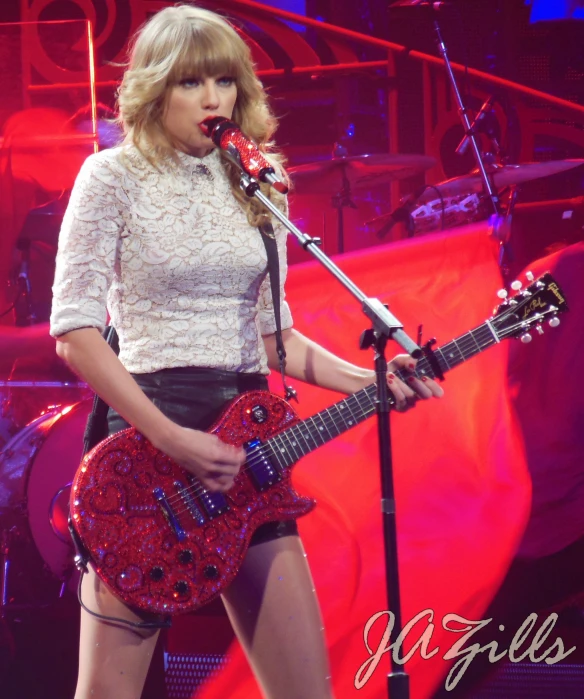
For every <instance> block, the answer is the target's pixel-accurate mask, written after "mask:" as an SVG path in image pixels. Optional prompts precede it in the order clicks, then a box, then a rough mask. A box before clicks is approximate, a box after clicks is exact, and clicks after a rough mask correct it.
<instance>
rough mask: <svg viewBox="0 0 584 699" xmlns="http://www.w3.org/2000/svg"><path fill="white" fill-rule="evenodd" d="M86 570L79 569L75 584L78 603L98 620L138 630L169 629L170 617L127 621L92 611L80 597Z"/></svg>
mask: <svg viewBox="0 0 584 699" xmlns="http://www.w3.org/2000/svg"><path fill="white" fill-rule="evenodd" d="M86 572H87V571H85V570H81V571H80V575H79V584H78V586H77V599H78V600H79V604H80V605H81V607H82V608H83V609H85V611H86V612H87V613H88V614H91V616H93V617H95V618H96V619H99V620H100V621H107V622H109V623H110V624H117V625H118V626H127V627H129V628H130V629H134V630H140V629H169V628H170V627H171V623H172V622H171V619H170V617H168V618H167V619H166V621H128V620H127V619H120V618H119V617H115V616H106V615H105V614H98V612H92V611H91V609H89V607H87V606H86V605H85V603H84V602H83V600H82V599H81V583H82V582H83V576H84V575H85V573H86Z"/></svg>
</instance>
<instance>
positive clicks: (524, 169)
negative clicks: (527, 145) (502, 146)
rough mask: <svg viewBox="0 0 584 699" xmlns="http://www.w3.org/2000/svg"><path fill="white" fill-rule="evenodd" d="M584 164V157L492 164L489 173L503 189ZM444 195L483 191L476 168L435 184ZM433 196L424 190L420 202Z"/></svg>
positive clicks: (494, 182)
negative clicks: (516, 163)
mask: <svg viewBox="0 0 584 699" xmlns="http://www.w3.org/2000/svg"><path fill="white" fill-rule="evenodd" d="M582 164H584V159H581V158H580V159H572V160H550V161H548V162H542V163H520V164H518V165H490V166H488V175H489V178H490V180H491V181H492V183H493V186H494V187H495V188H496V189H497V190H498V191H501V190H503V189H505V188H507V187H512V186H514V185H519V184H523V183H524V182H530V181H531V180H537V179H540V178H541V177H549V176H550V175H556V174H558V173H561V172H566V171H567V170H571V169H572V168H575V167H579V166H580V165H582ZM434 187H435V188H436V190H438V191H440V193H441V194H442V196H444V197H454V196H461V195H466V194H472V193H476V194H480V193H481V191H482V182H481V178H480V176H479V174H478V172H477V171H476V170H474V171H473V172H471V173H469V174H468V175H460V176H459V177H453V178H451V179H449V180H445V181H444V182H439V183H438V184H436V185H434ZM431 197H432V193H431V192H423V193H422V194H421V195H420V202H422V203H425V202H426V201H428V200H429V199H430V198H431Z"/></svg>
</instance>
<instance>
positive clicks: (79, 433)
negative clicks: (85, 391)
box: [0, 401, 91, 618]
mask: <svg viewBox="0 0 584 699" xmlns="http://www.w3.org/2000/svg"><path fill="white" fill-rule="evenodd" d="M90 408H91V402H90V401H83V402H81V403H77V404H75V405H72V406H67V407H65V408H63V409H53V410H50V411H49V412H47V413H46V414H45V415H41V416H40V417H38V418H37V419H36V420H33V421H32V422H31V423H30V424H29V425H27V426H26V427H25V428H24V429H23V430H21V431H20V432H19V433H18V434H17V435H15V436H14V437H13V438H12V439H11V440H10V442H8V444H7V445H6V446H5V447H4V449H2V450H1V451H0V533H1V534H2V539H1V542H2V548H1V549H0V554H1V558H0V562H1V563H2V568H1V569H0V573H1V575H2V577H1V578H0V593H1V597H0V605H1V612H2V615H3V616H6V615H7V614H8V613H10V615H11V616H12V615H14V613H21V612H33V611H35V610H37V609H41V608H44V609H46V608H48V607H50V606H51V605H53V604H54V603H55V602H57V600H59V599H60V598H62V597H64V595H65V594H66V592H67V590H68V589H70V590H71V591H73V590H74V588H75V587H76V582H77V575H76V574H75V568H74V565H73V554H74V551H73V546H72V542H71V539H70V537H69V536H68V534H67V516H68V493H69V488H70V482H71V479H72V477H73V475H74V474H75V471H76V470H77V467H78V465H79V462H80V460H81V453H82V448H83V430H84V427H85V422H86V420H87V415H88V414H89V411H90ZM0 618H1V617H0Z"/></svg>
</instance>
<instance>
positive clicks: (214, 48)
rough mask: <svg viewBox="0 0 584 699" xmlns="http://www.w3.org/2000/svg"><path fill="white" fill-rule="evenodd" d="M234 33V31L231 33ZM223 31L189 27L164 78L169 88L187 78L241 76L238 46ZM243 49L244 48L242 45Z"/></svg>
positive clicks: (241, 59)
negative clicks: (170, 85)
mask: <svg viewBox="0 0 584 699" xmlns="http://www.w3.org/2000/svg"><path fill="white" fill-rule="evenodd" d="M232 31H233V32H234V33H235V30H232ZM236 39H239V41H234V40H233V37H232V36H229V34H228V33H227V31H226V30H225V28H223V27H221V26H217V25H210V24H207V23H205V24H204V25H201V24H197V25H194V24H190V25H189V26H188V27H187V28H186V31H185V34H184V36H181V37H180V44H181V46H180V48H179V50H178V51H176V52H175V56H176V59H175V61H174V63H173V65H172V68H171V69H170V72H169V74H168V81H169V83H170V84H176V83H179V82H181V80H186V79H187V78H201V77H212V76H221V75H222V76H228V77H230V78H235V79H238V78H240V76H241V73H242V66H243V64H244V56H243V54H242V51H241V49H240V50H238V48H239V47H238V44H239V43H240V42H241V43H243V41H242V39H240V38H239V36H238V35H237V34H236ZM243 46H244V47H245V44H243Z"/></svg>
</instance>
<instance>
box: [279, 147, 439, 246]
mask: <svg viewBox="0 0 584 699" xmlns="http://www.w3.org/2000/svg"><path fill="white" fill-rule="evenodd" d="M346 153H347V151H346V148H344V147H343V146H340V145H339V144H335V147H334V149H333V158H332V159H331V160H323V161H320V162H314V163H307V164H306V165H298V166H296V167H292V168H289V170H288V173H289V174H290V176H291V178H292V181H293V182H294V187H295V189H296V191H297V192H298V193H299V194H331V195H332V196H331V206H332V207H333V208H334V209H336V210H337V212H338V230H337V242H338V252H344V213H343V209H345V208H347V207H350V208H352V209H356V208H357V205H356V204H355V202H354V201H353V198H352V196H353V194H354V193H355V192H359V191H363V190H369V189H370V188H371V187H377V186H380V185H386V184H389V183H391V182H393V181H395V180H401V179H406V178H408V177H412V176H413V175H417V174H419V173H421V172H424V171H425V170H428V169H430V168H431V167H433V166H434V165H435V164H436V160H435V159H434V158H431V157H429V156H425V155H400V154H397V153H385V154H383V153H380V154H375V155H356V156H347V155H346Z"/></svg>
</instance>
